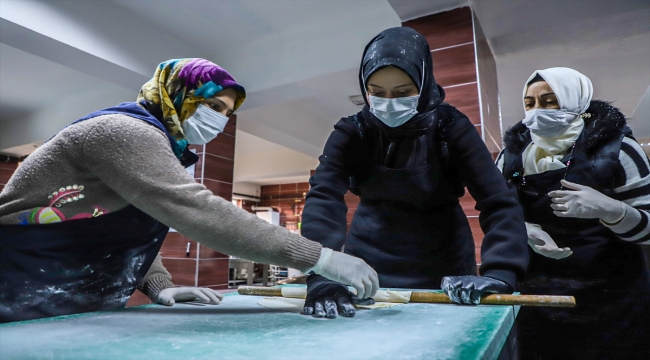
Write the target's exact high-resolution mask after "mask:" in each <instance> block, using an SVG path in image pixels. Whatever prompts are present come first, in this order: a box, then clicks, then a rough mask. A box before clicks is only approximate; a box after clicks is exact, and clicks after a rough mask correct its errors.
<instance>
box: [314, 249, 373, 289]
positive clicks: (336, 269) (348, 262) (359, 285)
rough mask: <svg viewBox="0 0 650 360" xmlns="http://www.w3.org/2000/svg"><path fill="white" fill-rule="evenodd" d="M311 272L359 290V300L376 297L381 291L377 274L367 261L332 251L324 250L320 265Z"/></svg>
mask: <svg viewBox="0 0 650 360" xmlns="http://www.w3.org/2000/svg"><path fill="white" fill-rule="evenodd" d="M311 270H312V271H313V272H315V273H316V274H319V275H322V276H324V277H326V278H328V279H330V280H334V281H337V282H340V283H343V284H345V285H350V286H352V287H353V288H355V289H356V290H357V297H359V299H365V298H369V297H371V296H374V295H375V294H376V293H377V290H378V289H379V279H378V278H377V272H376V271H375V270H374V269H373V268H371V267H370V266H369V265H368V264H366V262H365V261H363V260H361V259H359V258H357V257H354V256H351V255H347V254H344V253H342V252H338V251H333V250H332V249H328V248H323V249H322V250H321V253H320V259H319V260H318V263H316V266H314V267H313V268H312V269H311Z"/></svg>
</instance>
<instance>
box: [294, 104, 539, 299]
mask: <svg viewBox="0 0 650 360" xmlns="http://www.w3.org/2000/svg"><path fill="white" fill-rule="evenodd" d="M364 112H367V107H366V109H365V110H364ZM364 112H360V113H358V114H356V115H354V116H350V117H347V118H343V119H341V120H340V121H339V122H338V123H337V124H336V125H335V126H334V131H333V132H332V134H331V135H330V137H329V139H328V141H327V143H326V145H325V149H324V151H323V155H322V156H321V157H320V158H319V159H320V165H319V166H318V168H317V170H316V173H315V175H314V176H313V177H312V178H311V179H310V184H311V186H312V188H311V190H310V192H309V194H308V195H307V202H306V205H305V209H304V211H303V225H302V234H303V235H304V236H306V237H307V238H309V239H312V240H315V241H318V242H320V243H321V244H323V246H326V247H329V248H332V249H335V250H340V249H341V248H342V247H343V245H345V244H346V230H347V221H346V213H347V206H346V204H345V201H344V195H345V194H346V192H347V191H348V190H349V189H351V188H352V190H359V189H360V188H363V186H364V183H365V182H367V181H369V179H370V178H372V176H373V169H374V168H376V167H377V166H379V165H387V166H389V167H392V166H394V167H396V168H400V167H411V166H419V165H420V164H422V163H424V162H426V160H424V159H422V157H423V156H424V157H428V158H429V159H432V160H431V161H432V162H433V163H434V165H435V168H437V169H440V171H439V173H433V174H432V181H434V180H435V181H436V182H437V183H439V185H437V190H436V193H435V196H434V197H433V198H432V199H431V201H428V202H426V203H423V204H422V206H418V205H413V204H403V203H400V202H399V201H395V199H391V200H385V201H381V200H379V201H378V200H377V196H379V197H380V198H381V197H382V194H378V195H377V194H373V196H372V198H373V199H372V201H370V200H369V199H368V196H364V193H363V191H357V192H358V193H360V198H361V203H360V208H361V207H362V206H367V207H369V206H374V207H375V208H376V209H379V208H380V207H379V206H380V205H381V206H382V207H381V209H383V210H381V211H388V212H391V211H396V212H398V211H406V210H405V209H408V211H410V214H412V215H411V216H422V218H423V219H424V220H423V221H424V222H426V221H429V220H430V221H434V220H433V219H429V220H427V218H426V216H428V215H427V214H429V213H430V212H431V211H436V209H442V207H444V206H447V208H446V209H449V210H445V211H451V212H452V213H453V214H454V215H453V216H455V217H456V220H454V221H452V223H455V224H451V223H450V224H440V225H439V226H438V227H439V228H441V229H442V230H443V232H444V233H446V235H445V237H446V239H442V240H444V241H447V242H449V243H453V246H454V249H456V250H455V251H461V252H463V253H462V254H454V255H453V256H457V258H458V259H461V258H462V259H469V258H471V261H472V262H473V261H474V260H473V257H474V251H473V249H474V244H473V239H472V236H471V233H470V231H469V225H468V224H467V220H466V218H465V215H464V214H463V213H462V210H461V209H460V205H459V204H458V198H459V197H461V196H463V194H464V189H463V187H464V185H465V186H467V189H468V190H469V191H470V193H471V195H472V196H473V197H474V199H476V201H477V205H476V209H477V210H479V211H480V212H481V213H480V216H479V222H480V225H481V228H482V230H483V232H484V233H485V237H484V238H483V244H482V249H481V258H482V265H481V268H480V273H481V275H484V276H489V277H493V278H496V279H499V280H502V281H504V282H506V283H508V284H509V285H511V286H514V284H515V282H516V279H517V278H518V277H521V276H522V275H523V274H524V272H525V269H526V267H527V265H528V250H527V246H528V245H527V236H526V229H525V226H524V222H523V213H522V210H521V208H520V206H519V204H518V203H517V200H516V195H515V190H514V188H512V187H510V186H509V185H508V184H507V183H506V182H505V181H504V179H503V176H502V175H501V173H500V172H499V170H498V169H497V168H496V166H495V165H494V163H493V160H492V157H491V155H490V153H489V151H488V150H487V148H486V147H485V144H484V143H483V141H482V139H481V137H480V136H479V134H478V132H477V131H476V128H475V126H474V125H473V124H472V123H471V122H470V121H469V119H468V118H467V117H466V116H465V115H464V114H462V113H461V112H459V111H458V110H457V109H456V108H454V107H453V106H451V105H448V104H444V103H443V104H441V105H439V106H438V107H437V108H436V109H435V110H434V112H433V113H432V119H433V121H431V123H430V124H428V125H427V127H426V129H425V133H424V134H421V136H422V137H423V138H424V139H426V141H425V142H426V143H427V144H428V146H425V145H418V142H417V141H415V142H414V141H413V140H412V139H408V138H407V137H404V139H403V140H404V141H401V140H402V137H400V136H399V134H397V135H396V134H395V133H393V134H387V132H385V131H383V130H382V129H381V128H379V127H378V126H376V125H374V124H373V123H370V122H368V121H365V120H364V118H365V117H366V116H367V114H364ZM364 115H366V116H364ZM389 137H390V139H389ZM386 144H391V145H390V146H392V147H396V149H393V150H391V149H386V148H385V147H386ZM422 149H426V151H425V152H423V151H422ZM391 151H392V153H393V155H392V157H391V156H388V155H387V154H390V153H391ZM389 157H391V158H390V159H388V158H389ZM433 178H436V179H433ZM351 182H352V186H351ZM403 186H405V187H406V186H409V184H408V183H404V184H403ZM397 190H398V189H395V191H397ZM385 198H387V199H388V198H390V194H385ZM450 204H451V207H449V206H450ZM386 209H388V210H386ZM358 212H359V211H357V213H358ZM387 215H388V218H390V213H389V214H387ZM356 221H362V220H358V219H357V217H356V216H355V218H354V219H353V220H352V225H351V226H352V228H354V226H355V222H356ZM386 221H390V220H386ZM395 226H397V227H399V226H400V224H395ZM446 226H449V227H450V228H449V229H448V231H446V232H445V227H446ZM451 226H456V227H458V226H460V227H462V229H458V228H455V229H452V228H451ZM401 231H402V232H403V233H405V234H408V233H413V232H417V231H418V229H416V228H413V227H410V228H409V227H408V226H404V227H403V228H402V229H401ZM458 234H461V236H459V235H458ZM383 235H384V234H371V235H369V236H373V237H378V238H381V237H382V236H383ZM351 236H352V237H354V235H353V234H352V235H350V234H347V237H348V238H347V241H348V242H349V241H351ZM456 237H460V238H456ZM386 241H391V239H386ZM395 241H396V243H395V245H394V246H395V251H397V250H398V249H397V247H399V246H400V241H399V239H397V240H395ZM428 241H430V240H428ZM459 244H462V245H459ZM428 245H429V244H428V243H426V242H424V240H423V243H422V246H421V248H422V250H421V251H425V249H426V248H427V246H428ZM366 247H375V248H376V247H377V245H374V246H372V245H366ZM358 248H359V246H357V249H358ZM345 250H346V252H349V251H348V247H347V246H346V248H345ZM362 250H363V251H360V252H357V253H353V255H357V256H361V257H362V258H364V260H365V261H366V262H368V263H369V264H370V265H372V266H376V269H378V268H379V267H381V266H382V265H383V264H385V263H390V262H391V261H396V260H395V259H394V255H395V254H392V253H391V247H388V248H383V249H381V250H382V251H373V250H376V249H362ZM355 251H358V250H355ZM410 252H411V256H412V257H413V259H416V258H418V257H420V258H421V257H422V254H421V253H420V251H418V250H417V249H412V250H410ZM368 254H371V255H368ZM453 256H451V255H450V257H453ZM438 260H439V259H437V258H435V256H434V254H432V257H431V261H429V265H428V266H429V267H431V268H432V269H433V268H436V267H439V266H442V265H441V264H442V263H443V262H440V261H438ZM422 271H425V270H422ZM445 271H446V269H444V268H441V269H439V271H438V272H434V273H435V274H437V275H454V274H450V273H447V272H445ZM378 273H380V271H379V269H378ZM381 275H382V274H381V273H380V282H381V280H382V276H381ZM466 275H468V274H466ZM431 278H432V279H433V278H437V276H431ZM400 284H410V283H409V282H408V279H407V278H406V277H404V278H403V279H402V280H397V284H396V283H395V282H391V286H400ZM380 285H381V284H380ZM384 286H385V285H384ZM423 286H424V285H423ZM426 286H433V287H436V288H437V287H438V286H439V283H438V284H428V285H426Z"/></svg>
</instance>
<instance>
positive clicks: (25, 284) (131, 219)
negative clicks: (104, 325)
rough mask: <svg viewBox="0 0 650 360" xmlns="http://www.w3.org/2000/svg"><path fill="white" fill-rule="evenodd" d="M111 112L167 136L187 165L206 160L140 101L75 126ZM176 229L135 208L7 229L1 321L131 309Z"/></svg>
mask: <svg viewBox="0 0 650 360" xmlns="http://www.w3.org/2000/svg"><path fill="white" fill-rule="evenodd" d="M108 114H124V115H127V116H130V117H133V118H136V119H139V120H142V121H144V122H146V123H148V124H150V125H152V126H155V127H156V128H158V129H160V130H161V131H163V132H164V133H165V134H166V135H167V138H168V139H169V141H170V146H171V148H172V150H173V151H174V153H175V154H176V156H177V157H178V158H179V161H180V162H181V164H182V165H184V166H190V165H192V164H194V163H196V161H197V160H198V157H197V156H196V154H194V153H192V152H191V151H189V149H188V148H187V147H186V148H184V149H181V148H180V147H179V145H178V144H177V143H176V141H175V139H174V138H173V137H172V136H171V135H170V134H169V132H168V131H167V130H166V129H165V127H164V126H163V125H162V123H161V122H160V121H159V120H158V119H156V118H155V117H154V116H152V115H151V114H149V113H148V112H147V111H146V110H145V109H143V108H142V107H140V106H138V105H137V104H136V103H121V104H119V105H117V106H115V107H112V108H108V109H104V110H100V111H97V112H94V113H92V114H90V115H87V116H85V117H83V118H81V119H79V120H77V121H75V122H73V124H76V123H78V122H81V121H85V120H88V119H92V118H94V117H97V116H102V115H108ZM168 231H169V227H167V226H165V225H163V224H162V223H160V222H158V221H157V220H155V219H154V218H152V217H151V216H149V215H147V214H145V213H144V212H142V211H140V210H139V209H137V208H135V207H133V206H131V205H130V206H128V207H126V208H124V209H122V210H120V211H116V212H114V213H110V214H107V215H102V216H99V217H95V218H90V219H82V220H72V221H65V222H61V223H55V224H47V225H43V224H39V225H4V226H0V322H9V321H20V320H29V319H37V318H43V317H50V316H59V315H69V314H76V313H83V312H89V311H99V310H112V309H117V308H123V307H124V306H125V305H126V303H127V301H128V300H129V297H131V295H132V294H133V292H134V291H135V289H136V287H137V285H138V284H139V283H140V282H141V281H142V278H143V277H144V275H145V274H146V273H147V271H148V270H149V268H150V267H151V264H152V263H153V261H154V260H155V258H156V255H157V254H158V251H159V250H160V247H161V246H162V243H163V240H164V239H165V236H166V235H167V232H168Z"/></svg>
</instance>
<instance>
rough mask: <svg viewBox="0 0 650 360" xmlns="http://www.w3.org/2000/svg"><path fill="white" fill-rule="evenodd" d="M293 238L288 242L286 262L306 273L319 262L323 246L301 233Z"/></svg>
mask: <svg viewBox="0 0 650 360" xmlns="http://www.w3.org/2000/svg"><path fill="white" fill-rule="evenodd" d="M292 240H293V241H290V242H287V245H288V246H287V251H286V255H285V259H284V260H285V263H286V264H287V265H289V267H292V268H294V269H297V270H300V271H302V272H304V273H306V272H308V271H309V270H310V269H312V268H313V267H314V266H316V264H317V263H318V260H319V259H320V257H321V249H322V248H323V246H322V245H321V244H319V243H317V242H315V241H311V240H308V239H306V238H304V237H302V236H300V235H294V236H293V239H292Z"/></svg>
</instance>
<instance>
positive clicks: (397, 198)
mask: <svg viewBox="0 0 650 360" xmlns="http://www.w3.org/2000/svg"><path fill="white" fill-rule="evenodd" d="M424 136H428V138H429V139H430V140H429V144H428V147H429V149H430V150H434V149H435V147H434V142H433V139H435V136H434V135H433V134H428V135H424ZM442 174H443V172H442V171H441V167H440V164H439V162H438V156H437V154H436V153H435V152H433V153H432V151H427V161H426V164H425V165H421V166H418V167H414V168H405V169H391V168H387V167H384V166H380V165H375V166H374V169H373V170H372V171H371V172H370V174H369V176H365V178H364V179H363V180H361V179H358V178H355V179H354V181H353V182H352V183H353V184H352V186H351V190H352V192H353V193H355V194H358V195H359V197H360V199H361V202H360V204H359V206H358V208H357V210H356V212H355V214H354V217H353V219H352V223H351V225H350V231H349V233H348V235H347V238H346V241H345V247H344V251H345V252H346V253H348V254H350V255H354V256H357V257H360V258H362V259H364V260H365V261H366V262H367V263H368V264H369V265H370V266H372V267H373V268H374V269H375V271H377V274H378V275H379V283H380V284H381V286H382V287H402V288H426V289H438V288H440V281H441V280H442V277H444V276H449V275H476V259H475V251H474V239H473V237H472V233H471V230H470V227H469V223H468V222H467V217H466V216H465V214H464V212H463V210H462V208H461V206H460V204H459V202H458V197H457V196H455V195H453V194H455V190H454V189H453V188H452V187H451V186H450V185H449V184H448V181H446V179H445V178H444V177H443V175H442Z"/></svg>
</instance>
